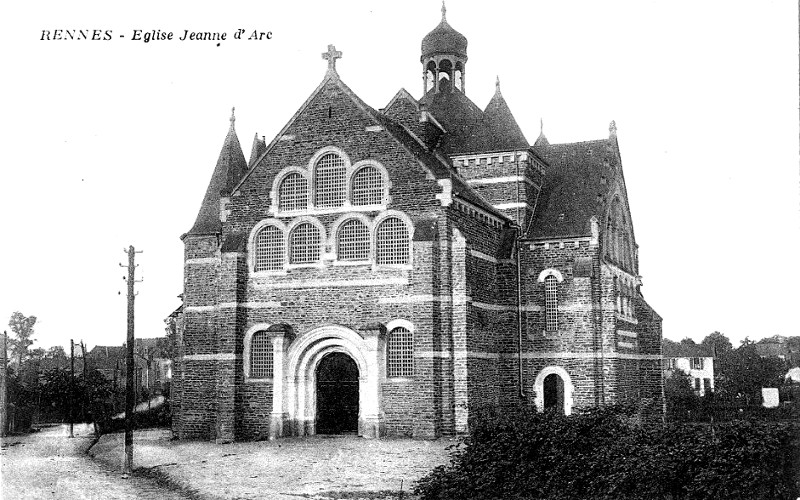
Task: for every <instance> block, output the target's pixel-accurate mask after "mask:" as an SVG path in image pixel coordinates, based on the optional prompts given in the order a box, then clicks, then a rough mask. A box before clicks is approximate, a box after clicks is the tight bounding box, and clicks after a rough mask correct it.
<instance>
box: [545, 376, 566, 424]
mask: <svg viewBox="0 0 800 500" xmlns="http://www.w3.org/2000/svg"><path fill="white" fill-rule="evenodd" d="M542 385H543V390H544V411H555V412H558V413H561V414H562V415H563V414H564V381H563V380H562V379H561V377H559V376H558V374H556V373H551V374H550V375H548V376H546V377H545V378H544V383H543V384H542Z"/></svg>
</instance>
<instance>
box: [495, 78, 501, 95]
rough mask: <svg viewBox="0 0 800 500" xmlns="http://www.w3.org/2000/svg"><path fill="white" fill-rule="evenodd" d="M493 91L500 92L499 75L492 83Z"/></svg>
mask: <svg viewBox="0 0 800 500" xmlns="http://www.w3.org/2000/svg"><path fill="white" fill-rule="evenodd" d="M494 89H495V90H496V91H497V92H500V75H497V79H496V80H495V81H494Z"/></svg>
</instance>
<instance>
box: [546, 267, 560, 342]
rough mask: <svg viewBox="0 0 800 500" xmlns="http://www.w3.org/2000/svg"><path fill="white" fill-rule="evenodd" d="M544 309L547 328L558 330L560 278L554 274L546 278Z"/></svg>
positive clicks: (548, 329)
mask: <svg viewBox="0 0 800 500" xmlns="http://www.w3.org/2000/svg"><path fill="white" fill-rule="evenodd" d="M544 310H545V323H546V330H547V331H548V332H555V331H558V279H557V278H556V277H555V276H552V275H550V276H548V277H546V278H545V279H544Z"/></svg>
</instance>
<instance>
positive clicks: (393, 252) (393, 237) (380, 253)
mask: <svg viewBox="0 0 800 500" xmlns="http://www.w3.org/2000/svg"><path fill="white" fill-rule="evenodd" d="M410 241H411V238H410V237H409V234H408V227H407V226H406V224H405V222H403V221H402V220H400V219H399V218H397V217H387V218H386V219H384V220H383V222H381V223H380V225H378V230H377V231H376V243H377V244H376V250H375V254H376V260H377V263H378V264H408V263H409V257H410V255H409V242H410Z"/></svg>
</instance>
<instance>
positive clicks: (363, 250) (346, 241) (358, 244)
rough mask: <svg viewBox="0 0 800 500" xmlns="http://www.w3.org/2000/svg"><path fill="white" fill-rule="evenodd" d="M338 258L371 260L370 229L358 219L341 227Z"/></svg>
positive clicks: (337, 246) (337, 243)
mask: <svg viewBox="0 0 800 500" xmlns="http://www.w3.org/2000/svg"><path fill="white" fill-rule="evenodd" d="M336 239H337V241H336V256H337V258H338V259H339V260H368V259H369V229H368V228H367V226H366V225H365V224H364V223H363V222H361V221H360V220H358V219H350V220H348V221H346V222H345V223H344V224H342V225H341V226H340V227H339V233H338V235H337V238H336Z"/></svg>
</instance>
